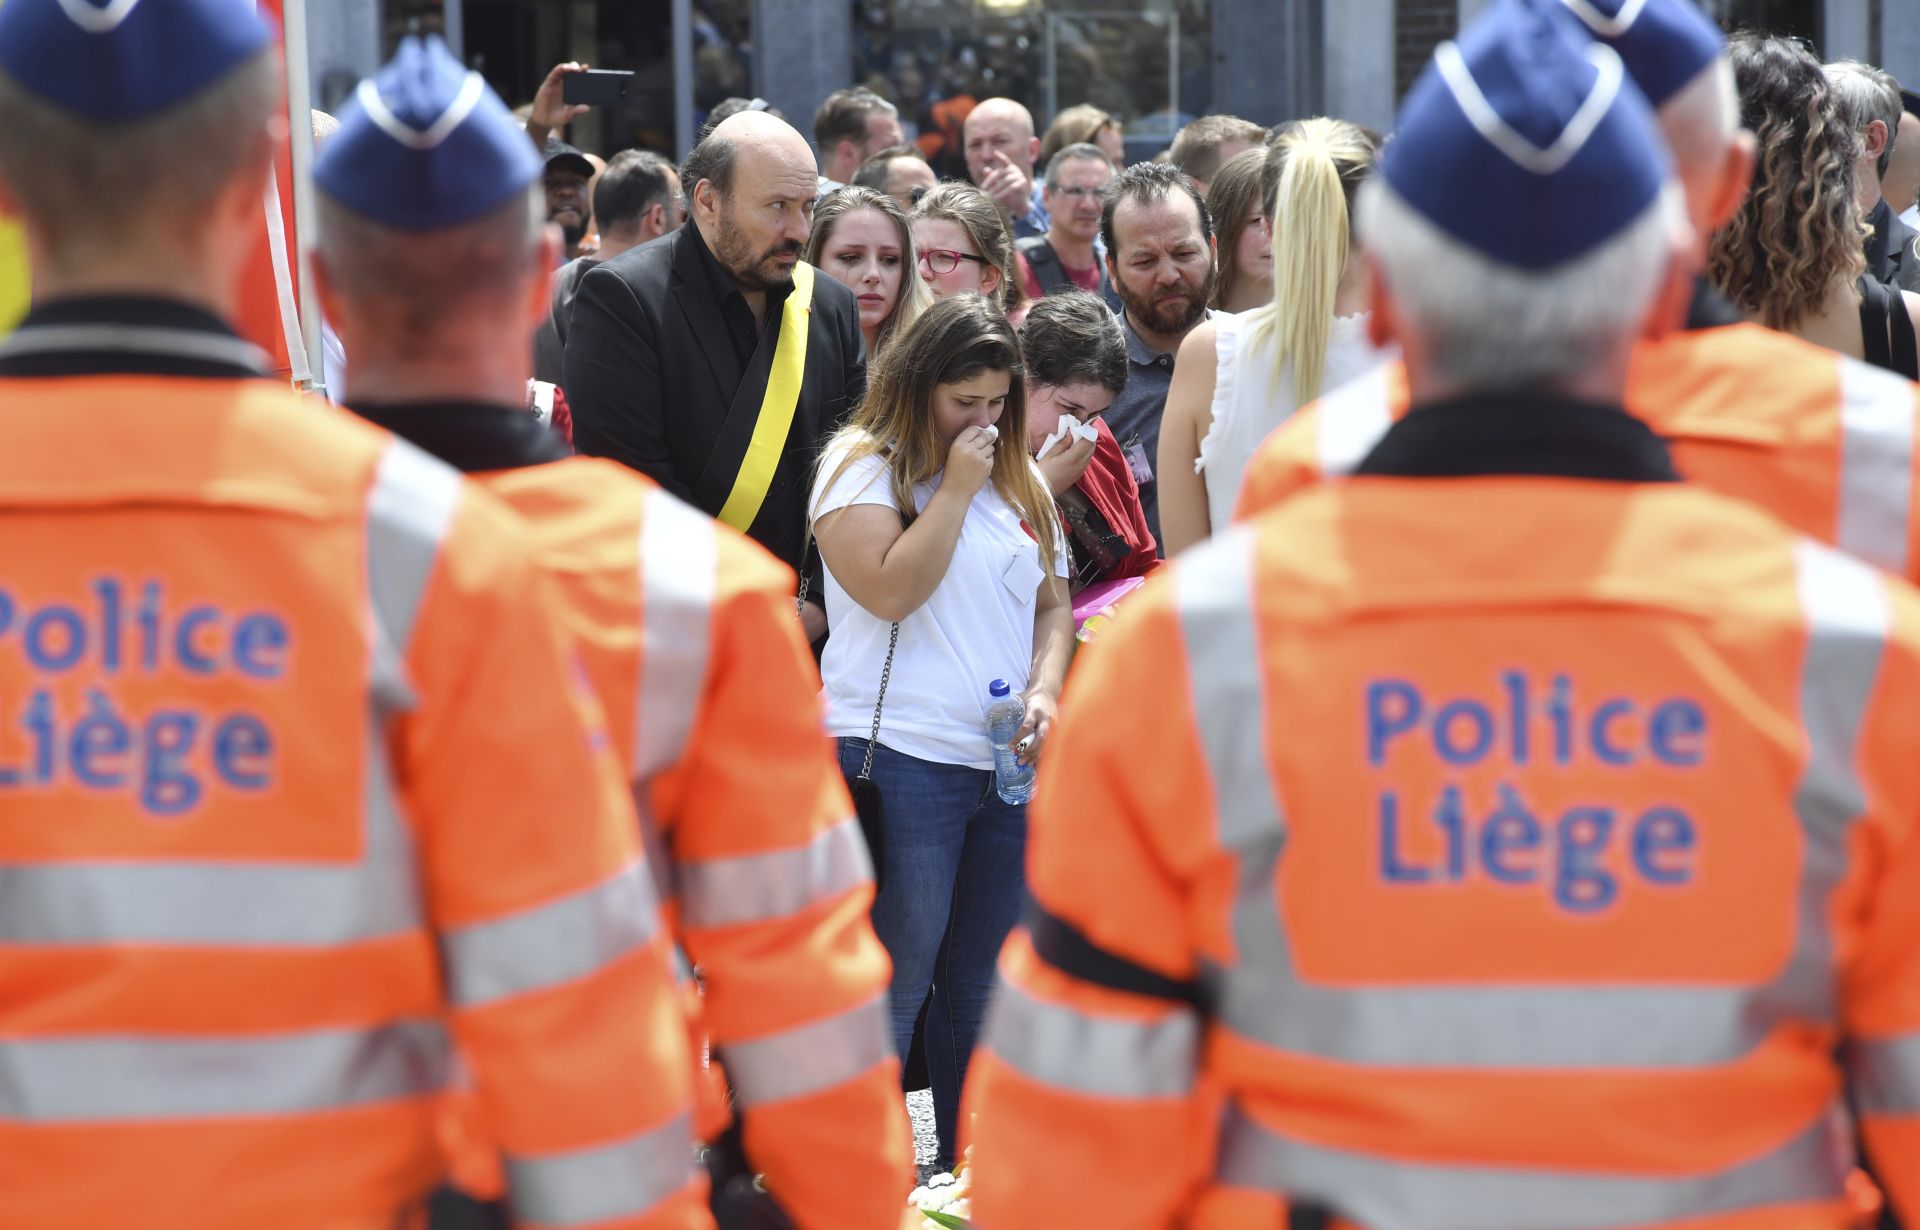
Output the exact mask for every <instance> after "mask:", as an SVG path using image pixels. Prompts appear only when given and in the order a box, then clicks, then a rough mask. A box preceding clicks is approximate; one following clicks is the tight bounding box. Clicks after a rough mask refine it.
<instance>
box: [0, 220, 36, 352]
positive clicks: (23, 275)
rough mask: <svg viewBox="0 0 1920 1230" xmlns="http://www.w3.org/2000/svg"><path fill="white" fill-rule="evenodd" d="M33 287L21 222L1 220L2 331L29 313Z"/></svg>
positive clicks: (0, 292) (0, 319)
mask: <svg viewBox="0 0 1920 1230" xmlns="http://www.w3.org/2000/svg"><path fill="white" fill-rule="evenodd" d="M31 289H32V282H31V280H30V279H29V278H28V277H27V245H26V239H25V237H24V236H22V235H21V234H20V228H19V227H18V226H16V225H14V224H13V223H11V222H7V221H5V220H0V333H5V332H7V331H8V330H9V329H12V328H13V327H14V326H15V325H17V324H19V323H20V318H21V317H22V316H24V315H26V314H27V296H28V293H29V292H30V290H31Z"/></svg>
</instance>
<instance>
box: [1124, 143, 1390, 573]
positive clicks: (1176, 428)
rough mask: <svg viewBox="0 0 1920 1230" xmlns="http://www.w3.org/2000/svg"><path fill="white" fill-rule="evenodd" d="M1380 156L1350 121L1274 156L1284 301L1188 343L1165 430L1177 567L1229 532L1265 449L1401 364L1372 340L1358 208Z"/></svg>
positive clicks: (1269, 155)
mask: <svg viewBox="0 0 1920 1230" xmlns="http://www.w3.org/2000/svg"><path fill="white" fill-rule="evenodd" d="M1375 153H1376V150H1375V148H1374V143H1373V140H1372V139H1371V138H1370V137H1369V136H1368V135H1367V133H1366V131H1365V130H1364V129H1361V128H1359V127H1358V126H1356V125H1353V124H1349V123H1347V122H1346V121H1344V120H1332V119H1311V120H1305V121H1303V122H1301V123H1299V124H1295V125H1292V126H1290V127H1289V128H1288V129H1287V130H1286V131H1285V132H1283V133H1282V134H1281V136H1280V137H1279V139H1278V140H1276V141H1275V142H1274V144H1273V145H1272V146H1270V147H1269V148H1268V150H1267V151H1266V155H1265V158H1266V163H1265V177H1264V180H1265V184H1266V185H1267V187H1266V188H1265V189H1264V191H1263V195H1264V197H1265V199H1267V200H1269V201H1270V202H1271V208H1270V209H1269V211H1268V216H1269V217H1270V218H1271V219H1272V224H1271V231H1272V235H1273V297H1272V299H1271V300H1270V301H1269V302H1268V303H1267V304H1266V305H1265V306H1264V307H1258V308H1255V309H1254V310H1252V311H1250V312H1243V313H1241V314H1240V315H1237V316H1232V315H1226V314H1224V313H1223V314H1219V315H1216V316H1215V317H1214V318H1213V319H1212V320H1210V321H1207V322H1205V323H1203V324H1201V325H1200V326H1198V327H1197V328H1195V329H1194V331H1193V332H1192V333H1189V334H1188V335H1187V338H1186V341H1184V342H1182V343H1181V347H1180V357H1179V358H1178V359H1177V360H1176V361H1175V363H1174V368H1173V383H1172V385H1171V387H1170V388H1169V389H1168V391H1167V410H1166V418H1165V421H1164V423H1163V424H1162V426H1161V429H1160V459H1159V460H1160V465H1159V471H1158V481H1159V486H1160V532H1161V539H1162V541H1161V546H1162V547H1163V548H1164V549H1165V551H1166V554H1167V555H1168V556H1169V557H1172V556H1173V555H1174V554H1176V553H1177V552H1180V551H1183V550H1185V549H1186V548H1188V547H1190V546H1192V545H1193V544H1194V543H1196V542H1199V541H1201V540H1202V539H1204V538H1207V537H1209V536H1210V535H1211V534H1213V533H1215V532H1216V531H1218V530H1219V529H1221V528H1222V527H1224V526H1225V525H1226V524H1227V523H1228V521H1229V520H1230V519H1231V518H1232V516H1233V504H1234V500H1235V497H1236V496H1237V495H1238V493H1239V489H1240V477H1241V475H1242V474H1243V473H1244V472H1245V470H1246V468H1247V462H1248V461H1249V460H1250V459H1251V458H1252V457H1253V453H1254V450H1256V449H1257V448H1259V446H1260V441H1262V440H1264V439H1265V438H1266V437H1267V434H1268V433H1269V432H1271V431H1272V430H1273V429H1274V428H1276V427H1278V426H1279V425H1280V424H1281V423H1284V422H1285V421H1286V420H1287V419H1288V418H1289V417H1290V416H1291V415H1292V414H1293V412H1294V411H1295V410H1297V409H1299V408H1300V407H1301V406H1304V405H1306V404H1308V403H1309V402H1312V401H1314V400H1315V399H1316V398H1318V397H1319V396H1320V393H1321V391H1322V390H1323V389H1328V388H1336V387H1338V386H1339V385H1342V384H1345V383H1346V382H1347V381H1349V380H1352V379H1353V378H1354V377H1356V376H1359V375H1361V374H1363V373H1365V372H1366V371H1368V370H1369V369H1371V368H1373V367H1375V366H1377V365H1378V364H1380V363H1381V362H1383V361H1385V360H1386V359H1387V358H1389V357H1390V354H1389V353H1388V352H1385V351H1380V350H1376V349H1375V348H1374V346H1373V344H1372V343H1371V342H1370V341H1368V340H1367V315H1366V306H1367V296H1366V285H1365V280H1364V271H1363V268H1362V264H1361V262H1360V261H1359V260H1358V259H1356V256H1357V253H1356V251H1355V245H1354V239H1353V201H1354V196H1355V195H1356V194H1357V193H1358V192H1359V190H1360V185H1361V184H1363V183H1365V182H1366V179H1367V177H1368V176H1369V175H1371V174H1372V173H1373V160H1374V155H1375Z"/></svg>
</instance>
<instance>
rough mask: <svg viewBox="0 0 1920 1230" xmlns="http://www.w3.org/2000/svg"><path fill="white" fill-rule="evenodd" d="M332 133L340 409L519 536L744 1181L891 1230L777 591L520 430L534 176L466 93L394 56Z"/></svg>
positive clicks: (454, 82) (411, 47)
mask: <svg viewBox="0 0 1920 1230" xmlns="http://www.w3.org/2000/svg"><path fill="white" fill-rule="evenodd" d="M340 121H341V127H340V131H339V133H338V134H337V135H336V136H335V137H334V138H333V140H332V141H331V142H330V143H329V144H328V146H327V149H326V150H325V152H324V153H323V154H322V156H321V157H320V159H319V161H318V163H317V165H316V167H315V173H314V174H315V181H316V184H317V187H318V189H319V195H320V201H321V212H320V241H319V251H318V254H317V257H318V259H317V262H316V271H315V277H316V279H317V281H318V282H319V285H320V289H321V295H322V298H323V300H324V301H325V303H326V304H327V308H328V315H329V318H330V319H331V320H333V321H334V323H335V325H336V327H337V328H338V329H339V331H340V334H341V337H342V339H343V341H344V343H345V345H346V348H347V352H348V353H349V354H351V355H352V356H353V363H352V365H351V367H350V368H349V369H348V373H347V389H346V394H347V402H348V404H350V405H351V406H352V407H353V409H354V410H355V411H357V412H358V413H360V414H361V415H363V416H365V417H366V418H368V419H370V420H372V421H373V422H375V423H378V424H380V425H381V426H384V427H386V428H389V429H390V430H392V431H394V432H395V433H396V434H398V435H399V436H401V437H402V438H403V439H407V440H411V441H412V442H414V443H415V444H418V445H419V446H421V447H422V448H424V449H426V450H427V451H429V452H431V453H434V454H436V455H437V456H440V457H441V458H443V459H445V460H447V461H449V462H452V463H453V464H454V465H456V466H458V467H459V468H460V469H462V470H464V471H467V472H468V473H472V474H475V475H477V476H478V478H479V481H480V482H481V483H483V484H484V485H485V486H487V487H488V488H489V489H490V490H492V491H493V492H494V493H495V494H497V495H499V496H501V497H502V498H504V499H505V500H506V501H507V502H508V503H509V504H510V505H512V506H513V507H514V508H515V509H517V510H518V511H519V512H520V513H521V514H523V515H524V516H525V518H526V520H527V522H528V524H529V526H530V527H531V529H532V531H533V533H534V535H535V537H536V539H537V540H538V543H539V546H540V548H541V550H542V552H543V557H544V560H545V562H546V564H547V565H548V567H549V569H550V570H551V572H552V573H553V574H554V575H555V577H556V578H557V579H558V582H559V585H560V588H561V591H562V593H563V595H564V597H565V601H566V605H567V610H568V614H569V617H570V622H571V624H572V627H573V630H574V632H575V634H576V636H577V637H578V639H579V641H580V643H581V645H582V647H583V653H584V657H585V662H586V668H587V675H588V678H589V679H590V681H591V683H592V685H593V688H594V690H595V692H596V693H597V694H598V695H599V697H600V699H601V701H602V702H603V704H604V706H605V708H606V710H607V712H608V714H609V725H610V729H611V731H612V734H613V739H614V746H615V748H616V749H617V750H618V752H619V754H620V757H621V760H622V762H623V764H624V766H625V768H626V770H627V772H628V774H629V776H630V778H631V780H632V785H633V790H634V797H635V798H636V800H638V802H639V803H640V807H641V812H642V821H643V823H644V824H645V825H647V826H648V828H649V830H650V835H651V836H652V837H653V838H654V839H655V841H654V844H653V847H652V848H654V849H655V851H656V853H657V856H658V858H659V860H660V867H661V869H662V871H663V872H664V878H665V879H666V881H668V890H667V891H668V896H669V907H670V912H671V915H672V918H673V920H674V922H673V933H674V936H675V938H676V940H677V941H678V942H679V943H680V945H681V946H682V948H683V949H684V951H685V954H686V956H687V957H688V958H689V959H690V961H691V963H692V965H693V966H694V967H695V968H696V969H697V970H698V973H699V976H700V980H701V982H702V984H703V985H704V991H705V993H704V997H703V1007H702V1011H701V1019H702V1023H703V1025H704V1027H705V1034H706V1035H707V1037H708V1038H709V1039H710V1040H711V1043H712V1046H713V1049H714V1051H715V1052H716V1054H717V1056H718V1058H719V1059H720V1060H721V1061H722V1062H723V1063H724V1065H725V1070H726V1073H727V1075H728V1077H729V1078H730V1079H731V1083H732V1086H733V1090H734V1092H735V1095H736V1098H737V1106H738V1110H739V1114H740V1118H741V1127H742V1131H743V1135H744V1142H745V1148H746V1155H747V1158H748V1159H749V1160H750V1162H751V1163H752V1165H753V1167H754V1168H755V1169H756V1170H760V1171H763V1172H764V1173H765V1174H766V1176H767V1187H768V1189H769V1190H770V1191H771V1192H772V1194H773V1195H774V1197H775V1198H777V1200H778V1201H779V1202H780V1204H781V1206H782V1207H783V1208H784V1209H785V1210H786V1213H787V1215H788V1216H790V1217H791V1218H792V1219H793V1220H794V1221H795V1222H796V1223H798V1224H799V1225H800V1226H803V1227H806V1228H808V1230H863V1228H864V1230H882V1228H885V1230H895V1228H896V1227H897V1226H898V1225H899V1221H900V1215H901V1209H902V1207H903V1204H904V1201H905V1197H906V1193H907V1189H908V1187H909V1185H910V1179H911V1173H912V1171H911V1167H912V1137H911V1132H910V1130H909V1128H908V1123H907V1119H906V1113H905V1107H904V1105H903V1103H902V1101H901V1097H900V1086H899V1065H898V1062H897V1061H896V1060H895V1058H894V1055H893V1047H892V1043H891V1038H890V1031H889V1026H888V1023H887V1022H888V1017H887V1015H886V1012H885V997H886V988H887V980H888V966H887V957H886V953H885V950H884V949H882V947H881V946H880V943H879V940H878V939H877V938H876V937H875V935H874V933H873V928H872V925H871V923H870V922H869V921H868V909H869V907H870V906H871V904H872V898H873V885H872V876H871V870H870V867H869V863H868V860H867V852H866V847H865V844H864V842H863V841H862V838H861V836H860V832H859V828H858V826H857V824H856V823H855V821H854V820H853V813H852V806H851V803H850V802H849V800H848V798H847V794H846V789H845V787H844V785H843V784H842V782H841V779H840V775H839V773H838V772H837V770H836V768H835V766H834V764H833V760H832V757H831V755H830V754H829V750H828V745H827V741H826V739H825V737H824V736H823V735H822V733H821V729H822V728H821V720H820V711H819V701H818V696H817V691H818V682H817V676H816V675H815V673H814V667H813V662H812V659H811V657H810V655H809V654H808V651H807V647H806V645H805V643H804V638H803V636H802V634H801V629H800V625H799V622H798V620H797V619H796V617H795V609H794V597H793V590H794V578H793V576H792V574H791V573H790V572H789V571H788V570H787V569H786V568H785V566H783V565H781V564H779V563H778V562H776V561H775V560H774V559H773V558H772V557H771V556H770V555H768V554H767V553H766V552H765V551H764V550H762V549H761V548H760V547H758V546H756V545H755V544H754V543H752V542H751V541H750V540H748V539H747V538H745V537H744V536H742V535H740V534H738V533H735V532H734V531H732V530H729V529H727V528H725V527H723V526H721V525H719V524H718V523H717V522H715V521H713V520H712V519H711V518H709V517H707V516H705V515H704V514H701V513H699V512H697V511H695V510H694V509H692V508H690V507H689V506H687V505H685V504H683V503H681V502H680V501H679V500H677V499H675V498H674V497H673V496H671V495H669V494H667V493H666V492H665V491H663V490H661V489H660V488H659V487H658V486H657V485H656V484H654V483H653V482H651V481H650V480H648V479H647V478H645V477H643V476H641V475H637V474H635V473H633V472H632V471H630V470H627V469H626V468H624V467H622V466H618V465H615V464H612V463H610V462H607V461H603V460H590V459H586V458H569V457H567V456H566V453H565V450H564V449H563V448H562V447H560V444H559V439H558V437H557V436H555V435H553V434H552V433H551V432H550V431H549V430H547V429H546V428H545V427H543V426H541V425H540V424H538V423H537V422H536V421H535V420H534V419H533V418H532V417H531V416H529V415H528V414H526V413H525V412H524V411H523V410H522V409H521V408H520V401H521V390H522V389H523V388H524V387H525V384H526V379H527V376H528V374H529V370H530V364H531V361H532V359H531V354H530V351H529V347H528V344H527V341H526V339H527V338H528V337H529V336H530V335H531V332H532V326H533V324H534V323H537V320H536V318H537V317H538V316H539V315H540V314H541V313H543V312H544V311H545V308H546V302H547V296H546V289H545V288H546V285H547V281H548V277H549V271H550V270H551V269H552V268H553V266H554V259H553V257H554V253H553V239H552V237H551V236H550V235H549V234H548V231H549V228H547V227H545V226H544V225H543V220H544V213H543V211H542V209H541V205H542V202H541V200H540V199H539V197H538V189H539V184H540V163H539V160H538V158H537V157H535V155H534V153H533V150H532V149H531V147H530V146H529V145H528V143H527V141H526V137H525V135H524V134H523V133H522V132H521V131H520V130H519V126H518V125H517V124H515V123H514V122H513V120H512V118H511V117H510V116H509V115H508V114H507V110H506V108H505V107H504V106H503V105H501V103H500V102H499V100H498V99H496V98H495V97H494V96H493V94H492V92H491V91H489V90H487V89H486V87H485V86H484V85H483V84H481V83H480V79H479V77H478V75H477V74H474V73H471V72H468V71H467V70H466V69H465V68H464V67H462V66H461V65H460V64H459V63H458V61H456V60H455V59H454V58H453V57H452V56H451V55H450V54H449V53H448V52H447V50H446V48H445V46H444V45H443V44H441V43H440V42H439V41H438V40H426V41H422V40H417V39H410V40H407V41H405V42H404V43H403V44H402V45H401V47H400V49H399V52H398V54H397V55H396V56H395V57H394V60H393V62H392V63H391V64H389V65H388V66H387V67H386V68H385V69H384V70H382V72H381V73H380V74H379V76H378V77H377V78H375V79H373V80H371V81H368V82H366V83H364V84H362V85H361V87H360V89H359V92H358V94H357V96H356V98H355V101H354V102H353V103H352V104H350V105H349V106H348V107H347V108H345V109H344V110H343V111H342V112H341V115H340ZM716 1103H718V1099H716ZM706 1126H709V1127H712V1126H714V1125H706Z"/></svg>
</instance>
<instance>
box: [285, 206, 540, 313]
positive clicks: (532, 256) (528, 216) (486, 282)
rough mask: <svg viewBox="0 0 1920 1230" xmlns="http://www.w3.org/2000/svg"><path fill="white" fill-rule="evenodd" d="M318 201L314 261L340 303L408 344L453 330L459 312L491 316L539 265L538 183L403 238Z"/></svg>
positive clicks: (403, 233)
mask: <svg viewBox="0 0 1920 1230" xmlns="http://www.w3.org/2000/svg"><path fill="white" fill-rule="evenodd" d="M318 195H319V206H320V207H319V217H318V221H319V227H318V229H319V236H318V240H317V242H316V243H315V245H314V255H315V257H316V258H317V259H318V260H319V261H320V262H321V263H322V264H324V265H325V266H326V270H327V274H328V276H329V277H330V278H331V279H332V282H333V285H334V287H335V288H336V289H337V290H338V291H339V293H340V295H341V297H343V298H345V299H348V300H350V301H352V302H353V303H355V304H356V305H359V306H360V307H362V308H363V309H366V310H369V311H371V312H373V313H376V314H378V317H379V319H380V320H381V322H382V323H383V324H385V325H386V326H387V327H388V329H389V330H391V331H392V332H393V333H394V334H396V335H398V336H402V337H406V338H409V339H412V340H415V341H418V340H419V339H423V338H431V337H434V336H437V335H438V333H439V332H440V331H441V330H442V329H443V328H445V327H448V326H453V327H459V326H460V322H461V321H462V319H463V318H464V316H465V314H466V309H469V308H471V309H474V310H487V311H491V310H494V309H495V308H496V307H497V306H498V301H499V300H500V299H501V298H502V297H503V296H508V295H512V294H516V293H518V292H519V290H520V288H521V286H522V285H523V282H524V279H525V278H526V275H527V273H528V272H529V270H530V269H532V268H533V267H534V265H535V264H536V263H537V262H538V261H539V260H540V259H541V254H542V252H543V251H544V248H543V241H544V238H545V235H546V225H547V203H546V196H545V193H544V191H543V189H542V187H541V185H539V184H535V185H533V186H532V187H531V188H529V189H528V190H527V191H526V192H524V193H516V194H515V195H514V196H513V198H512V199H510V200H509V201H507V203H506V204H504V205H500V206H496V207H495V208H494V209H492V210H490V211H488V212H487V213H485V214H482V215H481V216H480V217H478V218H476V219H474V220H473V221H471V222H467V223H464V224H462V225H460V226H456V227H449V228H447V229H445V230H438V231H403V230H399V229H396V228H394V227H390V226H386V225H384V224H382V223H379V222H375V221H373V220H372V219H370V218H368V217H366V216H365V215H363V214H360V213H356V212H355V211H354V210H351V209H349V208H347V207H346V206H345V205H342V204H341V203H340V202H338V201H336V200H334V199H333V198H331V197H329V196H327V195H326V194H324V193H321V194H318Z"/></svg>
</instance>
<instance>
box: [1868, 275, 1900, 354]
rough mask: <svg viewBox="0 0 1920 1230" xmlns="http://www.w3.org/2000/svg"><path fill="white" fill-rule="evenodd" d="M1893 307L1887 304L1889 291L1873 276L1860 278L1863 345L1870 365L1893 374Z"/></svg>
mask: <svg viewBox="0 0 1920 1230" xmlns="http://www.w3.org/2000/svg"><path fill="white" fill-rule="evenodd" d="M1892 311H1893V309H1892V307H1891V306H1890V305H1889V304H1888V302H1887V288H1886V287H1885V286H1883V285H1881V284H1880V283H1879V282H1876V281H1874V280H1873V275H1871V274H1863V275H1862V276H1861V278H1860V345H1861V348H1862V353H1863V354H1864V355H1865V356H1866V360H1867V362H1869V363H1871V364H1873V366H1875V367H1881V368H1886V369H1887V370H1888V371H1891V370H1893V347H1892V345H1891V344H1890V343H1889V342H1888V340H1887V339H1888V335H1889V331H1888V328H1887V326H1888V323H1889V317H1890V316H1891V315H1892Z"/></svg>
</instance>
